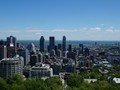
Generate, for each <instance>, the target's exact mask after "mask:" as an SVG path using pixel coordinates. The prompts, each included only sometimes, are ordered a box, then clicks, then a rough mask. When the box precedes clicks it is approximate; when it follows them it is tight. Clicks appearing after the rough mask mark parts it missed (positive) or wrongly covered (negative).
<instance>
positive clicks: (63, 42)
mask: <svg viewBox="0 0 120 90" xmlns="http://www.w3.org/2000/svg"><path fill="white" fill-rule="evenodd" d="M62 50H63V51H66V37H65V36H63V40H62Z"/></svg>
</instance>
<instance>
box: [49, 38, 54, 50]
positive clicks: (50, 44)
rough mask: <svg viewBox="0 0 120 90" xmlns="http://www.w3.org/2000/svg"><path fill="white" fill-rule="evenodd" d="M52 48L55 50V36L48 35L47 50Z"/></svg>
mask: <svg viewBox="0 0 120 90" xmlns="http://www.w3.org/2000/svg"><path fill="white" fill-rule="evenodd" d="M53 49H54V50H55V37H54V36H51V37H49V50H50V51H52V50H53Z"/></svg>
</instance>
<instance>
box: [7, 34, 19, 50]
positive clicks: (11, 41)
mask: <svg viewBox="0 0 120 90" xmlns="http://www.w3.org/2000/svg"><path fill="white" fill-rule="evenodd" d="M7 45H8V46H9V47H13V48H14V49H16V48H17V40H16V37H14V36H10V37H7Z"/></svg>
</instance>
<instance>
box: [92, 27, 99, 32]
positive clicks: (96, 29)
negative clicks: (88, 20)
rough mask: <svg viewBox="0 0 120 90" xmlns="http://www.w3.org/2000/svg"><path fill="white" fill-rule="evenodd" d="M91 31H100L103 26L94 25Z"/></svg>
mask: <svg viewBox="0 0 120 90" xmlns="http://www.w3.org/2000/svg"><path fill="white" fill-rule="evenodd" d="M90 31H91V32H100V31H101V28H100V27H94V28H90Z"/></svg>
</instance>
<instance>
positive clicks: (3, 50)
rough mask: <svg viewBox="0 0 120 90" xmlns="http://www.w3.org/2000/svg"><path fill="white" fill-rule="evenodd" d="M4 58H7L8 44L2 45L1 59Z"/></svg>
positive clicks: (0, 48)
mask: <svg viewBox="0 0 120 90" xmlns="http://www.w3.org/2000/svg"><path fill="white" fill-rule="evenodd" d="M3 58H7V46H5V45H1V46H0V60H2V59H3Z"/></svg>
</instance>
